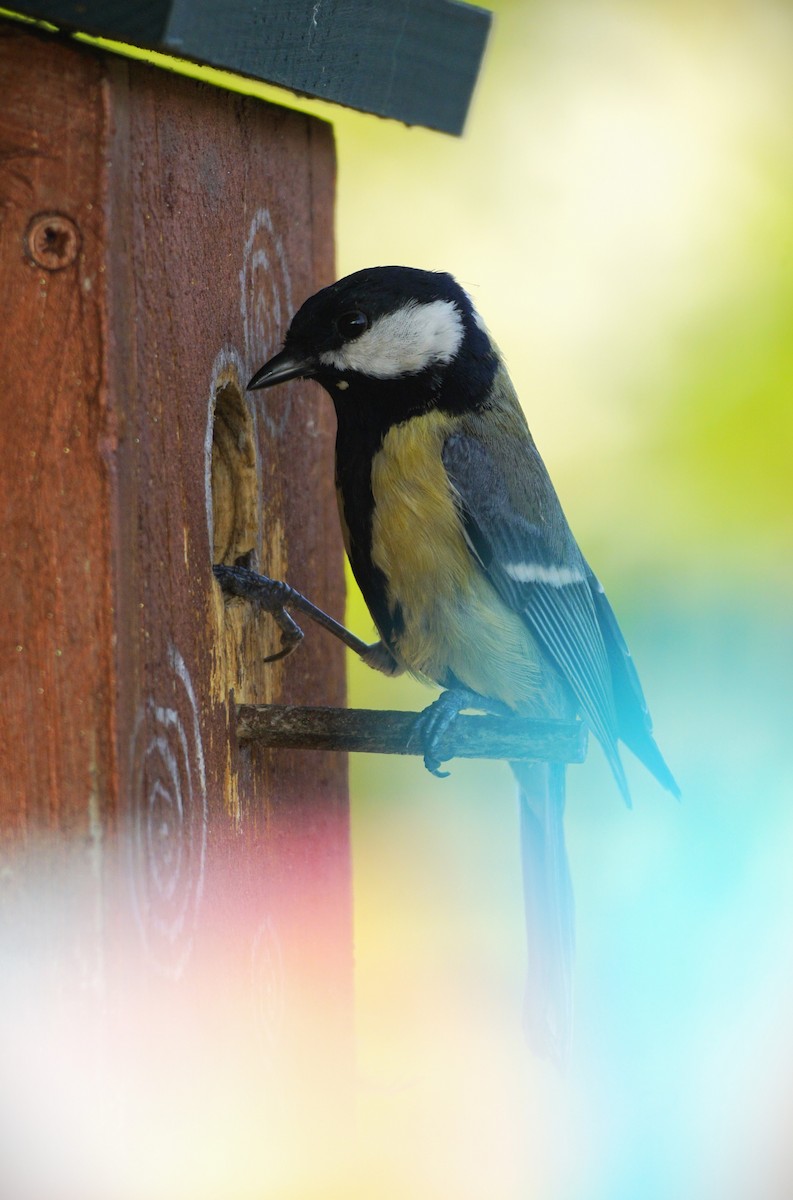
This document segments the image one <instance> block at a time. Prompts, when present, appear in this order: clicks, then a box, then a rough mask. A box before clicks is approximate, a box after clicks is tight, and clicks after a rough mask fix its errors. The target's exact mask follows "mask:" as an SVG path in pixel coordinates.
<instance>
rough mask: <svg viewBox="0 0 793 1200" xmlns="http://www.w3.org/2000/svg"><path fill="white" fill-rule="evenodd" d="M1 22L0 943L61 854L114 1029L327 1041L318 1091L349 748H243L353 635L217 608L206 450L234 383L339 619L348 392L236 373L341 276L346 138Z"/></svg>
mask: <svg viewBox="0 0 793 1200" xmlns="http://www.w3.org/2000/svg"><path fill="white" fill-rule="evenodd" d="M0 28H1V29H2V37H0V89H1V90H2V95H3V98H4V105H3V111H2V114H1V115H0V186H1V187H2V192H1V193H0V195H1V198H2V222H1V223H0V295H1V296H2V297H3V300H2V305H3V312H2V321H0V359H1V361H2V364H3V387H2V389H0V413H2V418H1V419H0V449H2V458H0V462H1V463H2V464H3V466H2V489H1V491H0V503H2V521H3V526H2V527H3V533H4V537H3V543H2V549H1V550H0V605H2V609H3V613H4V619H3V621H2V622H0V670H2V676H1V679H0V682H1V684H2V694H3V705H2V708H1V709H0V830H1V831H2V837H3V838H4V839H5V843H6V851H5V854H4V855H3V857H2V862H0V868H2V870H0V952H2V950H3V946H4V938H5V936H6V934H7V933H8V931H9V930H11V931H12V932H13V931H14V930H16V929H17V928H18V926H19V923H20V921H22V917H21V916H20V914H25V913H28V912H29V910H30V904H31V903H32V902H31V901H30V891H31V888H32V887H35V883H36V873H35V869H33V868H30V869H32V870H33V875H32V876H31V878H33V883H32V884H29V883H26V882H25V879H26V878H27V877H28V876H27V875H26V871H27V872H28V875H29V873H30V871H29V865H30V863H31V862H33V861H34V860H35V863H38V864H39V865H41V864H42V862H43V863H44V864H45V865H44V866H43V868H42V870H43V874H44V875H45V876H46V877H48V878H58V879H59V880H60V881H61V884H62V886H61V884H59V886H58V889H57V897H56V907H60V908H62V907H63V896H64V895H65V894H66V892H67V891H68V893H69V895H71V896H73V897H76V899H75V901H74V904H73V905H72V906H71V908H70V910H69V911H70V912H72V909H73V910H74V912H73V913H72V915H73V917H74V919H73V920H70V923H69V926H68V930H64V928H63V926H62V922H61V921H60V918H58V920H56V919H55V916H54V915H53V914H51V913H49V910H48V911H47V914H45V918H44V920H45V925H46V926H47V930H48V931H49V933H48V932H46V931H45V934H44V935H42V937H41V938H40V939H39V943H38V944H39V945H41V946H42V947H45V948H46V947H49V948H50V950H51V952H52V955H53V956H55V957H57V959H58V961H59V962H61V961H64V960H65V961H68V962H69V963H74V962H77V960H78V959H79V961H80V962H81V963H83V964H84V967H81V971H83V970H84V972H85V978H84V977H83V975H82V974H80V975H79V978H78V977H74V978H71V980H70V984H69V985H68V986H65V985H64V986H61V985H59V986H61V992H62V993H65V992H68V991H69V987H71V989H72V991H73V992H74V994H75V996H79V997H80V1004H81V1005H83V1006H84V1003H85V998H86V996H88V995H93V997H94V1000H95V1001H96V1004H97V1005H99V1006H100V1007H101V1009H102V1014H100V1013H99V1012H98V1011H97V1012H96V1013H95V1014H94V1016H95V1017H96V1021H95V1024H96V1026H97V1028H99V1027H103V1028H107V1027H108V1025H107V1022H108V1019H109V1018H108V1013H110V1017H111V1018H112V1020H113V1021H115V1022H116V1025H115V1026H112V1027H113V1028H119V1027H120V1026H123V1028H124V1031H125V1032H124V1037H125V1038H127V1039H128V1041H129V1047H130V1053H131V1054H132V1056H133V1058H134V1056H135V1054H136V1053H137V1054H139V1055H140V1056H141V1061H142V1062H149V1056H150V1054H151V1048H150V1047H149V1045H148V1044H147V1039H148V1032H149V1031H150V1029H151V1025H152V1021H155V1022H158V1023H160V1024H163V1023H164V1025H165V1026H166V1027H169V1025H168V1022H169V1019H172V1021H173V1022H174V1023H175V1026H178V1025H179V1022H180V1021H181V1020H182V1014H183V1013H184V1012H185V1011H188V1010H189V1011H191V1012H194V1013H198V1012H202V1013H203V1014H204V1016H203V1017H202V1018H200V1019H199V1017H198V1016H196V1017H195V1018H194V1019H195V1020H196V1021H198V1024H199V1027H198V1028H197V1030H196V1038H195V1040H190V1043H189V1045H185V1046H184V1048H183V1056H182V1057H180V1056H179V1054H177V1055H176V1059H175V1061H174V1062H173V1063H171V1065H170V1067H169V1068H168V1070H169V1071H170V1072H171V1074H170V1075H168V1078H169V1079H172V1080H176V1079H177V1077H178V1076H179V1072H180V1071H183V1072H184V1073H185V1077H187V1072H189V1077H190V1078H193V1075H194V1067H193V1066H192V1065H191V1061H190V1059H191V1055H193V1054H194V1053H195V1049H196V1045H201V1046H204V1047H206V1048H207V1052H208V1048H209V1047H210V1046H212V1045H214V1043H215V1041H216V1040H217V1038H218V1037H219V1035H220V1030H221V1029H228V1028H234V1029H235V1030H236V1034H235V1039H234V1040H235V1047H236V1049H235V1054H236V1055H237V1057H236V1059H235V1060H234V1061H235V1063H236V1067H235V1069H236V1070H239V1071H240V1072H241V1073H242V1076H243V1077H244V1081H245V1082H247V1083H250V1085H251V1086H254V1085H255V1082H256V1078H257V1076H259V1075H260V1074H261V1072H262V1071H271V1072H273V1071H275V1072H276V1074H275V1075H274V1076H273V1078H276V1077H277V1078H278V1080H279V1081H280V1082H279V1087H281V1088H284V1087H286V1088H288V1087H289V1086H292V1083H291V1082H290V1081H294V1079H295V1063H296V1062H301V1063H304V1062H305V1063H310V1064H311V1069H310V1071H309V1072H308V1076H307V1077H306V1079H303V1080H301V1082H300V1085H299V1087H298V1085H297V1084H295V1085H294V1086H295V1087H296V1088H297V1091H298V1092H299V1093H300V1104H301V1105H305V1102H306V1097H307V1096H308V1097H316V1100H313V1101H311V1103H313V1104H315V1105H316V1106H317V1107H319V1106H320V1105H321V1104H324V1102H325V1100H326V1098H327V1097H326V1090H325V1089H324V1083H328V1086H330V1085H329V1082H328V1081H331V1080H337V1079H340V1078H342V1077H344V1075H345V1073H346V1072H347V1070H348V1068H349V1065H350V1061H351V1057H350V1038H351V1010H352V922H351V896H350V863H349V829H348V809H347V772H346V762H345V760H344V757H343V756H340V755H330V754H324V755H322V754H321V755H312V756H307V755H301V754H299V753H287V754H279V755H277V756H276V755H275V754H274V753H273V752H267V751H264V750H261V749H256V748H251V749H243V750H238V748H237V742H236V737H235V736H234V719H235V702H234V697H233V696H232V695H230V689H231V688H232V687H233V689H234V691H235V692H236V693H237V694H238V695H239V696H241V697H243V698H247V699H249V700H251V701H253V702H263V701H272V700H275V701H279V702H284V703H296V704H306V703H317V702H319V703H327V704H332V705H343V703H344V699H345V690H344V669H343V657H342V655H343V651H342V648H341V647H337V646H336V645H334V644H333V642H332V641H331V640H330V639H327V638H322V637H321V636H317V637H313V638H309V637H307V638H306V641H305V644H304V646H303V647H302V648H301V651H300V653H299V654H297V655H294V656H293V657H292V658H291V659H290V660H289V661H288V663H283V664H277V665H275V666H274V667H270V668H268V667H265V666H264V665H263V664H262V663H261V659H262V658H263V656H264V655H265V654H266V653H268V652H269V651H270V650H271V649H272V648H273V632H272V624H271V622H269V621H268V619H267V618H266V617H264V616H259V615H257V614H251V613H249V612H241V611H239V610H238V611H235V610H234V608H233V606H226V605H225V604H224V601H223V598H222V596H221V594H220V589H219V588H218V586H217V585H216V584H215V582H214V580H213V577H212V574H211V567H212V558H213V528H212V527H213V496H212V479H213V475H212V469H211V464H212V441H213V437H212V435H213V420H214V413H215V404H216V398H217V397H218V395H220V394H222V395H225V396H226V398H227V399H228V396H229V395H231V394H232V393H233V394H235V395H236V401H235V403H236V404H237V411H244V412H245V413H246V414H247V416H246V422H245V429H246V430H247V433H246V437H248V438H249V442H250V445H249V446H248V452H249V457H250V456H251V455H252V459H251V461H252V462H253V467H252V468H251V470H252V472H253V474H252V475H251V471H250V470H249V472H248V475H247V477H246V478H247V483H246V484H245V486H246V487H248V489H249V491H250V486H251V479H253V485H254V495H255V498H256V508H255V511H254V512H253V514H251V512H250V511H248V512H247V515H246V517H245V521H246V522H247V526H246V534H245V536H246V537H248V539H249V540H250V541H252V543H253V544H252V547H251V549H252V551H253V555H254V561H255V562H257V563H259V564H260V565H261V566H262V568H263V569H268V568H271V569H273V570H274V571H275V572H276V573H279V574H280V573H288V574H289V577H290V578H291V579H293V580H294V581H295V582H296V584H297V585H299V586H301V587H303V588H305V589H306V590H307V591H309V592H310V593H311V594H312V595H315V596H317V597H318V598H319V597H321V598H322V601H323V603H324V604H325V605H326V606H327V607H328V608H329V609H330V610H332V611H335V612H337V613H339V614H341V613H342V611H343V602H344V594H343V571H342V562H343V552H342V548H341V541H340V535H339V531H338V528H337V526H338V519H337V516H336V511H335V510H336V506H335V498H334V494H333V468H332V443H333V416H332V410H331V406H330V405H328V404H327V403H325V402H324V400H323V398H322V396H321V395H320V392H319V389H318V388H316V387H315V386H314V385H300V384H296V385H290V386H289V387H288V388H284V389H280V394H279V395H278V396H277V397H274V398H273V399H272V400H271V401H268V403H267V405H266V406H265V405H261V404H255V405H254V404H252V403H250V402H249V401H248V398H247V397H246V396H245V392H244V384H245V381H246V380H247V379H248V378H249V377H250V375H251V374H252V373H253V371H254V369H255V368H256V367H258V366H259V365H260V364H261V363H262V362H263V361H264V359H265V358H266V357H267V356H268V355H270V354H271V353H272V352H273V351H274V350H275V349H276V347H277V346H278V344H279V343H280V340H281V338H282V336H283V333H284V331H285V329H286V326H287V323H288V320H289V318H290V316H291V314H292V312H293V311H294V309H295V308H296V307H297V306H298V305H299V304H300V303H301V301H302V300H303V299H304V298H305V297H306V296H307V295H309V294H310V293H312V292H313V291H315V290H316V289H317V288H319V287H320V286H322V285H324V284H326V283H328V282H329V281H330V280H331V278H332V277H333V203H334V174H335V164H334V149H333V141H332V137H331V133H330V130H329V129H328V128H327V127H326V126H324V125H322V124H321V123H319V122H317V121H315V120H313V119H310V118H305V117H303V116H301V115H298V114H294V113H291V112H286V111H284V110H281V109H278V108H274V107H271V106H268V105H264V104H262V103H260V102H257V101H253V100H249V99H243V98H240V97H238V96H233V95H230V94H228V93H224V92H222V91H219V90H217V89H213V88H209V87H205V86H202V85H200V84H197V83H194V82H192V81H188V80H185V79H183V78H180V77H177V76H173V75H168V74H166V73H163V72H160V71H157V70H155V69H151V68H147V67H145V66H143V65H139V64H134V63H131V62H127V61H125V60H122V59H119V58H116V57H113V56H110V55H104V54H100V53H98V52H95V51H92V50H89V49H87V48H84V47H79V46H77V45H76V44H74V43H65V42H63V41H62V40H58V39H53V38H49V37H47V36H43V35H42V36H38V35H32V34H29V33H26V32H21V31H20V30H19V29H18V28H16V27H12V26H2V27H0ZM31 81H35V86H32V84H31ZM41 214H60V216H61V217H62V218H64V219H65V220H67V221H68V222H69V223H70V224H69V225H68V226H66V228H72V227H73V228H74V229H76V230H77V234H78V239H79V253H78V254H77V256H76V258H75V260H74V261H73V262H72V263H71V264H70V265H68V266H64V267H63V268H61V269H59V270H54V271H53V270H47V269H42V268H40V267H38V266H37V265H36V264H35V262H34V261H32V260H31V257H30V255H29V254H28V253H26V240H25V239H26V230H27V229H28V226H29V224H30V222H31V220H32V219H34V218H36V217H37V216H39V215H41ZM59 229H60V226H59V225H53V229H52V231H51V235H52V236H51V237H50V243H51V244H49V251H48V252H49V253H50V254H51V255H52V254H55V255H56V256H57V254H58V253H60V251H61V242H60V241H58V238H59V236H60V235H59V234H58V230H59ZM43 236H44V243H45V249H47V245H48V243H47V236H49V235H47V234H46V230H45V233H44V235H43ZM67 248H68V247H67ZM240 406H241V407H240ZM229 454H230V457H228V462H230V463H231V468H230V469H231V470H232V473H233V472H234V471H235V470H236V467H235V465H234V463H235V460H234V455H233V453H231V452H229ZM238 633H239V634H240V635H241V637H242V639H243V642H244V645H243V646H242V649H240V648H239V647H238V646H237V634H238ZM1 844H2V843H1V842H0V845H1ZM23 844H24V845H26V846H27V858H25V857H24V856H23V854H22V850H21V849H20V847H21V846H23ZM44 845H46V851H47V853H46V855H44V857H43V858H42V854H43V851H42V849H41V848H42V846H44ZM25 863H27V864H28V865H27V866H25ZM9 880H11V881H12V882H11V884H9V885H8V886H9V887H10V893H9V894H11V895H12V900H10V901H9V902H8V903H5V901H4V896H5V895H6V893H5V892H4V891H3V886H4V885H5V884H6V883H7V882H8V881H9ZM64 880H68V887H67V884H66V883H65V882H63V881H64ZM14 881H15V882H14ZM39 882H40V881H39ZM6 890H8V889H6ZM44 893H46V889H44ZM44 893H43V892H42V891H41V889H39V891H38V892H37V893H36V897H35V899H36V900H38V898H39V897H40V896H41V895H42V894H44ZM25 894H27V896H28V898H27V900H25V899H24V895H25ZM47 894H48V893H47ZM20 897H22V899H20ZM25 919H27V918H25ZM23 923H24V922H23ZM53 931H57V936H56V933H55V932H53ZM50 935H51V936H50ZM14 936H16V934H14ZM55 947H57V950H56V949H55ZM50 950H47V951H46V954H49V953H50ZM78 951H79V952H78ZM45 966H46V969H47V971H49V970H50V966H51V964H50V965H46V964H45ZM45 973H46V971H45ZM86 978H88V979H90V981H91V983H90V986H88V984H87V983H86ZM219 979H223V980H224V981H225V987H224V989H222V990H221V992H220V993H218V994H217V995H216V993H215V983H216V981H217V980H219ZM1 990H2V989H0V991H1ZM45 990H46V989H45ZM318 992H321V994H322V997H323V1003H322V1006H321V1008H320V1007H319V1006H318V1004H317V1001H316V997H317V994H318ZM59 994H60V993H59ZM136 996H137V997H139V998H140V997H141V996H144V998H145V1004H146V1005H147V1006H152V1008H153V1015H152V1014H149V1016H150V1017H151V1019H150V1020H148V1021H140V1020H139V1019H138V1016H137V1014H134V1013H130V1011H129V1004H130V1003H131V1000H130V997H136ZM0 1001H2V995H0ZM147 1012H148V1010H147ZM163 1013H166V1014H170V1016H166V1017H163ZM100 1015H101V1017H102V1019H101V1020H100V1019H99V1018H100ZM202 1021H204V1024H203V1025H202V1024H201V1022H202ZM118 1023H120V1026H119V1024H118ZM224 1036H225V1035H224ZM221 1040H222V1039H221ZM237 1043H238V1044H237ZM224 1044H225V1043H224ZM199 1058H200V1055H199ZM276 1063H279V1064H281V1065H280V1066H279V1067H278V1069H277V1071H276V1067H275V1066H274V1064H276ZM284 1063H287V1064H291V1065H290V1066H284V1065H283V1064H284ZM149 1065H150V1067H151V1069H152V1072H153V1074H152V1078H153V1079H154V1078H159V1077H158V1075H157V1071H158V1068H157V1067H156V1065H155V1064H154V1063H150V1064H149ZM224 1069H229V1070H231V1067H226V1066H224ZM164 1079H165V1077H164V1076H163V1078H162V1079H160V1080H159V1082H160V1083H162V1085H163V1086H166V1085H165V1083H164ZM323 1081H324V1083H323ZM174 1086H176V1084H175V1083H174ZM277 1093H278V1087H275V1086H273V1087H271V1088H270V1090H269V1092H268V1093H267V1094H268V1095H269V1096H270V1100H271V1101H272V1106H273V1112H272V1114H271V1115H272V1117H273V1121H275V1120H276V1115H275V1114H276V1110H277V1109H278V1108H279V1107H280V1106H281V1105H282V1101H283V1095H279V1094H277ZM268 1103H270V1101H268ZM296 1103H297V1101H296ZM311 1103H309V1108H310V1107H311ZM321 1116H322V1114H320V1113H317V1114H316V1118H317V1121H320V1119H321ZM307 1119H310V1118H307Z"/></svg>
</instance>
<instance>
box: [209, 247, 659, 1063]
mask: <svg viewBox="0 0 793 1200" xmlns="http://www.w3.org/2000/svg"><path fill="white" fill-rule="evenodd" d="M293 379H313V380H316V381H317V382H318V383H319V384H320V385H321V386H322V387H323V388H324V389H325V391H326V392H327V393H328V394H329V396H330V397H331V399H332V401H333V405H334V408H335V411H336V420H337V435H336V454H335V477H336V490H337V497H338V506H339V516H340V520H341V528H342V535H343V540H344V545H345V549H346V552H347V555H348V558H349V561H350V565H351V567H352V572H353V575H354V577H355V580H356V582H357V584H358V586H359V588H360V590H361V592H362V594H363V597H364V600H365V601H366V604H367V607H368V609H369V612H370V613H371V616H372V618H373V621H374V624H375V626H376V629H377V632H378V634H379V640H378V641H376V642H375V643H373V644H372V645H365V644H364V643H361V642H358V643H357V646H356V648H357V649H359V651H360V652H361V654H362V657H363V658H364V659H365V661H367V662H368V663H369V665H370V666H372V667H375V668H376V669H379V670H381V671H383V672H385V673H386V674H392V675H393V674H398V673H400V672H403V671H407V672H410V673H411V674H412V675H414V676H416V677H418V678H419V679H422V680H424V681H425V682H429V683H432V684H434V685H437V686H439V687H441V688H442V689H444V691H443V692H442V694H441V696H440V698H439V699H438V700H436V701H435V702H434V704H432V705H430V706H429V707H428V708H427V709H426V710H425V712H424V713H423V714H422V715H421V717H420V718H419V721H420V734H421V736H422V738H423V742H424V751H425V763H426V765H427V766H428V768H429V769H430V770H431V771H433V773H436V774H441V772H440V760H439V758H438V754H437V746H438V742H439V738H440V736H441V735H442V733H443V732H445V730H446V728H447V727H448V725H449V724H450V722H452V721H453V720H454V719H455V718H456V716H457V714H458V713H459V712H461V711H463V709H469V708H477V709H480V710H483V711H485V712H495V713H505V712H507V713H517V714H522V715H527V716H530V717H537V718H548V717H557V718H564V719H574V718H575V719H580V720H581V721H582V722H583V723H584V724H585V726H586V727H587V728H588V730H589V731H591V733H592V735H593V736H594V737H595V738H596V739H597V741H598V742H599V743H600V745H601V747H602V749H603V751H604V753H605V756H606V759H607V761H608V764H609V766H610V768H611V771H612V773H613V776H614V779H615V781H616V785H617V788H618V789H619V792H620V793H621V795H622V797H623V798H624V800H625V802H626V803H627V804H628V805H630V803H631V797H630V790H629V786H628V781H627V777H626V774H625V770H624V766H623V763H622V758H621V754H620V745H619V744H620V742H621V743H623V744H624V745H625V746H627V747H628V748H629V749H630V750H631V751H632V752H633V753H634V754H635V755H636V757H637V758H638V759H639V760H640V761H641V762H642V763H643V764H644V766H645V767H646V768H647V769H648V770H649V771H650V773H651V774H652V775H654V776H655V778H656V779H657V780H658V782H659V783H660V784H661V786H662V787H663V788H665V789H667V790H668V791H669V792H671V793H672V794H673V795H675V796H679V795H680V789H679V787H678V785H677V782H676V781H675V779H674V777H673V775H672V773H671V771H670V769H669V767H668V766H667V764H666V762H665V760H664V758H663V756H662V754H661V751H660V750H659V748H658V746H657V744H656V742H655V739H654V737H653V727H652V722H651V719H650V714H649V711H648V707H647V703H646V700H645V698H644V693H643V691H642V687H641V684H640V681H639V676H638V674H637V671H636V668H635V666H634V663H633V659H632V658H631V655H630V652H629V651H628V648H627V645H626V643H625V640H624V638H623V636H622V633H621V631H620V627H619V625H618V623H617V618H616V616H615V615H614V612H613V609H612V608H611V605H610V603H609V601H608V599H607V598H606V594H605V592H604V589H603V587H602V586H601V584H600V582H599V580H598V579H597V577H596V576H595V574H594V572H593V571H592V569H591V568H590V566H589V564H588V563H587V561H586V559H585V558H584V555H583V554H582V552H581V550H580V549H579V546H578V544H577V542H576V540H575V538H574V536H573V533H572V531H571V529H570V526H569V525H568V522H567V519H566V518H565V515H564V512H563V510H562V506H561V503H560V501H559V498H558V496H557V493H556V491H555V489H554V486H553V484H552V482H551V479H550V476H549V474H548V471H547V470H546V467H545V464H544V463H543V460H542V458H541V457H540V454H539V451H538V450H537V447H536V445H535V442H534V439H533V437H532V435H531V432H530V430H529V426H528V423H527V419H526V416H525V414H524V410H523V408H522V406H521V404H520V402H519V399H518V397H517V395H516V392H515V389H514V387H513V385H512V382H511V380H510V377H509V374H508V371H507V368H506V365H505V363H504V360H503V358H502V355H501V354H500V352H499V350H498V348H497V346H496V343H495V342H494V340H493V339H492V337H491V335H490V333H489V332H488V329H487V326H486V325H485V323H484V321H483V320H482V318H481V317H480V315H479V313H478V311H477V309H476V307H475V305H474V302H473V300H472V299H471V297H470V295H469V294H468V292H467V291H466V290H465V289H464V288H463V287H462V286H461V285H460V284H459V283H458V282H457V281H456V279H455V278H454V277H453V276H452V275H451V274H448V273H446V272H441V271H427V270H422V269H419V268H415V267H406V266H383V267H370V268H366V269H364V270H359V271H356V272H355V273H354V274H351V275H348V276H346V277H345V278H343V279H340V280H338V281H337V282H335V283H333V284H331V285H330V286H328V287H325V288H323V289H321V290H320V291H318V292H317V293H315V294H314V295H312V296H310V297H309V298H308V299H307V300H306V301H305V302H304V303H303V305H302V306H301V307H300V308H299V310H298V311H297V312H296V313H295V315H294V317H293V318H292V320H291V323H290V325H289V327H288V330H287V333H286V336H285V338H284V342H283V348H282V349H281V350H280V351H279V352H278V353H277V354H275V356H274V357H272V358H270V359H269V361H268V362H266V363H265V364H264V366H262V367H261V368H260V369H259V370H257V371H256V373H255V374H254V375H253V377H252V379H251V380H250V383H249V384H248V387H249V389H250V390H253V391H256V390H260V389H265V388H271V387H273V386H275V385H277V384H279V383H283V382H286V381H288V380H293ZM232 570H233V569H232V568H227V569H223V568H216V574H218V578H219V579H220V581H221V584H223V585H224V586H226V587H227V589H228V590H232V591H234V590H236V591H237V592H238V594H247V593H246V592H245V589H244V588H243V587H242V586H241V583H240V574H239V571H238V577H237V581H236V587H235V584H234V580H233V579H231V575H230V572H232ZM224 571H225V574H224ZM243 573H248V572H243ZM280 586H281V587H282V588H284V587H285V588H286V591H287V592H288V591H289V588H288V585H280ZM293 594H294V593H293ZM279 595H280V599H281V600H282V601H283V600H284V595H285V593H283V592H282V593H279ZM280 623H281V627H282V629H284V630H285V637H288V636H289V631H288V630H286V629H285V626H284V624H283V621H282V622H280ZM350 636H352V635H350ZM350 644H352V643H350ZM291 648H292V647H291V645H288V644H287V643H286V642H285V648H284V650H283V651H282V653H286V652H288V650H289V649H291ZM511 765H512V769H513V772H514V774H515V776H516V778H517V782H518V791H519V797H520V802H519V803H520V838H521V857H522V865H523V876H524V903H525V912H526V926H527V937H528V945H529V983H528V985H527V996H526V1002H525V1025H526V1029H527V1034H528V1037H529V1039H530V1041H531V1042H532V1044H533V1046H534V1047H535V1049H536V1050H537V1051H538V1052H539V1053H540V1054H542V1055H545V1056H547V1057H549V1058H551V1059H555V1060H556V1061H557V1062H559V1063H564V1062H565V1061H566V1060H567V1057H568V1055H569V1051H570V1043H571V1026H572V959H573V950H574V917H573V891H572V884H571V880H570V870H569V864H568V859H567V853H566V848H565V838H564V820H563V818H564V811H563V810H564V767H563V766H560V765H557V764H546V763H528V762H523V763H513V764H511Z"/></svg>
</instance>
